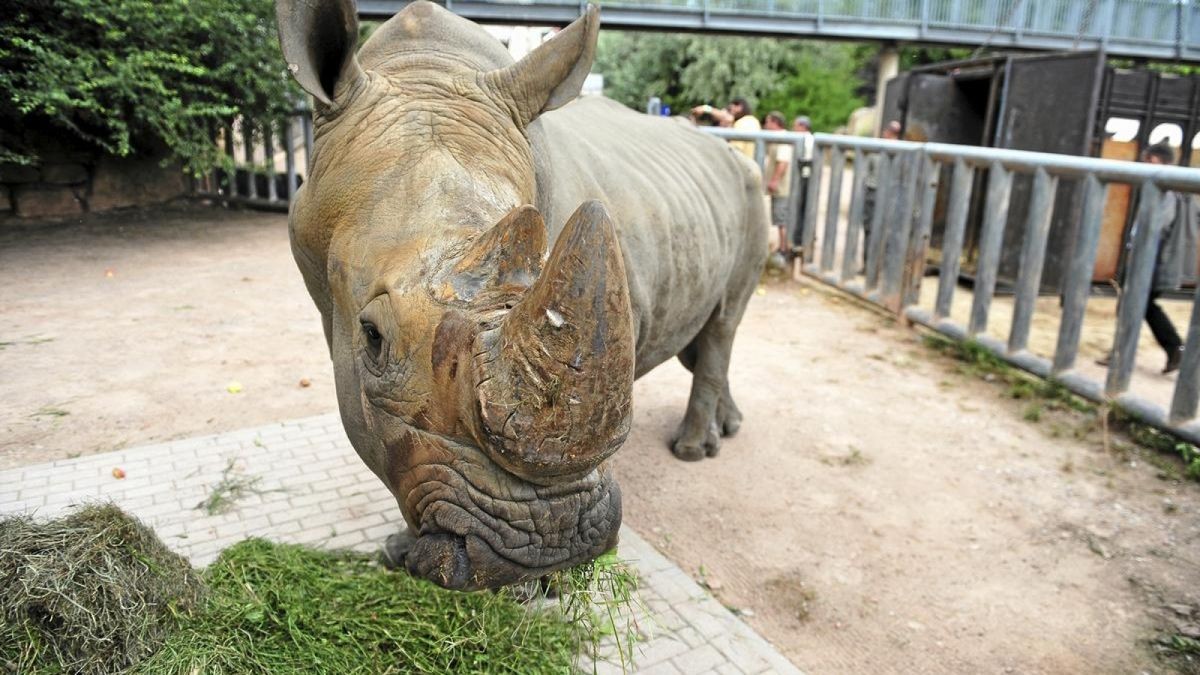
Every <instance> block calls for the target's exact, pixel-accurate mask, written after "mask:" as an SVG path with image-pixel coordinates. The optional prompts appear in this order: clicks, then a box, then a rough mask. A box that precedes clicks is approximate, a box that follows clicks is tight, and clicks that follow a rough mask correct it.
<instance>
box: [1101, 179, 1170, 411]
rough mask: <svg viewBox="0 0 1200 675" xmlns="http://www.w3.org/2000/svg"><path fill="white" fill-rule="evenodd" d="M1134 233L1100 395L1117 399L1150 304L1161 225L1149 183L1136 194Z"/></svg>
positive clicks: (1157, 199) (1129, 371)
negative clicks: (1111, 348)
mask: <svg viewBox="0 0 1200 675" xmlns="http://www.w3.org/2000/svg"><path fill="white" fill-rule="evenodd" d="M1138 199H1139V201H1140V202H1141V203H1140V205H1139V207H1138V214H1137V221H1136V222H1135V223H1134V227H1135V228H1136V230H1137V231H1136V232H1135V234H1134V237H1133V252H1132V253H1131V254H1130V256H1129V262H1128V264H1127V268H1126V271H1125V282H1124V284H1122V287H1121V301H1120V303H1118V305H1117V334H1116V337H1115V338H1114V345H1113V351H1112V361H1111V362H1110V363H1109V366H1108V379H1107V380H1105V383H1104V393H1105V394H1107V395H1108V396H1119V395H1120V394H1123V393H1125V392H1126V391H1127V390H1128V389H1129V380H1130V378H1131V377H1132V376H1133V365H1134V362H1135V360H1136V357H1137V343H1138V335H1139V334H1140V333H1141V332H1142V331H1141V328H1142V319H1143V318H1144V317H1145V316H1146V305H1147V304H1148V303H1149V302H1150V286H1151V284H1152V283H1153V280H1154V261H1155V258H1157V257H1158V239H1159V235H1160V234H1161V232H1160V230H1161V229H1162V228H1161V226H1162V224H1161V223H1160V222H1159V220H1160V219H1161V214H1162V206H1163V203H1162V202H1163V200H1162V192H1160V191H1159V189H1158V186H1156V185H1155V184H1154V183H1153V182H1151V181H1149V180H1147V181H1145V182H1144V183H1142V187H1141V189H1140V190H1139V193H1138Z"/></svg>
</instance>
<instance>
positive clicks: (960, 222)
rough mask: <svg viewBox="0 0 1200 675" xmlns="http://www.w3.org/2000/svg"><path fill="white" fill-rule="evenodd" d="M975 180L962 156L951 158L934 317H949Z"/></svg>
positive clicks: (972, 168)
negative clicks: (948, 196)
mask: <svg viewBox="0 0 1200 675" xmlns="http://www.w3.org/2000/svg"><path fill="white" fill-rule="evenodd" d="M974 183H975V167H973V166H969V165H968V164H967V163H966V162H964V161H962V159H961V158H959V159H955V160H954V177H953V178H952V179H951V181H950V207H949V208H948V209H947V210H946V229H945V231H944V232H943V234H942V265H941V267H942V269H941V273H940V274H939V277H938V292H937V302H936V303H935V304H934V310H933V316H934V319H935V320H940V319H944V318H946V317H948V316H950V307H951V303H952V302H953V300H954V287H955V285H957V284H958V271H959V265H960V264H961V262H962V261H961V259H962V246H963V233H964V231H965V230H966V228H967V211H968V210H969V208H970V206H971V188H972V186H973V185H974Z"/></svg>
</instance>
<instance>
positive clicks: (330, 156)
mask: <svg viewBox="0 0 1200 675" xmlns="http://www.w3.org/2000/svg"><path fill="white" fill-rule="evenodd" d="M276 13H277V18H278V22H279V31H280V42H281V45H282V48H283V55H284V57H285V59H286V61H287V64H288V69H289V70H290V71H291V73H292V75H293V76H294V77H295V79H296V80H297V82H298V83H299V84H300V85H301V86H302V87H303V88H304V89H305V90H307V91H308V93H310V94H311V95H312V97H313V99H314V111H313V112H314V115H313V120H314V129H315V131H314V134H315V145H314V148H313V152H312V157H311V160H310V166H309V176H308V179H307V180H306V181H305V182H304V185H303V187H302V188H301V189H300V190H299V191H298V192H297V194H296V197H295V200H294V201H293V203H292V207H291V211H290V215H289V222H290V232H291V242H292V250H293V253H294V255H295V259H296V263H297V265H298V266H299V268H300V271H301V273H302V275H303V277H304V282H305V285H306V286H307V289H308V292H309V294H310V295H311V296H312V299H313V302H314V303H315V304H316V306H317V308H318V309H319V310H320V314H321V319H322V322H323V324H324V330H325V338H326V340H327V342H328V347H329V353H330V357H331V360H332V361H333V370H334V380H335V385H336V389H337V398H338V404H339V409H340V412H341V417H342V422H343V424H344V426H345V429H346V433H347V435H348V437H349V439H350V441H351V443H352V444H353V446H354V448H355V450H356V451H357V452H358V454H359V455H360V456H361V457H362V459H363V461H364V462H365V463H366V464H367V466H368V467H370V469H371V470H372V471H373V472H374V473H375V474H376V475H377V476H378V477H379V478H380V479H381V480H382V481H383V482H384V483H385V484H386V485H387V487H388V488H389V489H390V490H391V492H392V493H393V495H394V496H395V498H396V500H397V502H398V504H399V506H400V510H401V511H402V512H403V515H404V519H405V521H406V522H407V526H408V527H407V533H408V534H407V536H406V537H404V538H401V539H400V540H398V541H399V543H396V542H395V541H394V542H392V543H390V544H389V548H388V550H389V551H391V552H392V555H393V557H394V558H401V559H402V563H403V565H404V566H405V567H407V569H408V571H409V572H411V573H412V574H414V575H416V576H420V577H424V578H428V579H430V580H432V581H434V582H435V583H437V584H439V585H441V586H444V587H447V588H455V589H478V588H493V587H497V586H501V585H506V584H511V583H517V582H521V581H525V580H531V579H534V578H538V577H542V576H544V575H546V574H548V573H550V572H553V571H556V570H559V569H562V568H565V567H568V566H571V565H574V564H577V563H579V562H581V561H585V560H588V559H591V558H594V557H596V556H598V555H599V554H601V553H603V552H605V551H607V550H609V549H611V548H612V547H613V546H614V545H615V544H616V541H617V532H618V529H619V527H620V522H621V497H620V491H619V488H618V486H617V482H616V480H615V478H614V476H613V472H612V470H611V468H610V466H609V463H608V462H607V461H606V460H608V458H609V457H610V456H612V454H613V453H614V452H616V451H617V449H618V448H620V447H621V445H622V443H623V442H624V441H625V439H626V436H627V435H628V434H629V429H630V417H631V397H632V388H633V382H634V379H635V378H637V377H640V376H641V375H643V374H645V373H646V372H648V371H649V370H650V369H652V368H654V367H655V366H657V365H659V364H661V363H663V362H664V361H666V360H668V359H670V358H671V357H674V356H678V358H679V360H680V361H682V362H683V364H684V365H685V366H686V367H687V368H689V369H690V370H691V371H692V373H693V379H692V388H691V398H690V400H689V401H688V406H687V412H686V413H685V415H684V417H683V421H682V423H681V424H680V425H679V429H678V432H677V433H676V434H675V437H674V439H673V441H672V443H671V449H672V451H673V452H674V454H675V455H676V456H677V457H679V458H680V459H685V460H699V459H702V458H704V457H706V456H712V455H715V454H716V453H717V450H718V447H719V442H720V437H721V436H723V435H730V434H733V433H735V432H736V431H737V429H738V426H739V425H740V424H741V419H742V416H741V414H740V413H739V411H738V408H737V406H736V405H734V402H733V398H732V397H731V396H730V392H729V383H728V380H727V377H726V375H727V371H728V368H729V357H730V349H731V347H732V344H733V337H734V332H735V330H736V329H737V326H738V322H739V321H740V320H741V317H742V314H743V311H744V310H745V307H746V304H747V302H748V300H749V298H750V296H751V295H752V293H753V290H754V288H755V285H756V283H757V280H758V278H759V274H760V272H761V269H762V265H763V262H764V260H765V258H766V253H767V232H768V225H767V219H766V215H765V212H764V208H763V202H762V197H761V196H760V195H761V194H762V192H761V178H760V176H759V171H758V168H757V167H756V166H755V165H754V163H753V162H752V161H750V160H748V159H746V158H745V157H743V156H742V155H740V154H738V153H736V152H734V151H733V150H731V149H730V148H729V147H728V146H727V144H725V143H724V142H722V141H721V140H719V139H716V138H714V137H710V136H708V135H705V134H703V133H701V132H698V131H696V130H695V129H693V128H691V127H690V125H688V124H687V123H686V122H684V121H681V120H670V119H666V118H656V117H650V116H647V115H642V114H640V113H635V112H633V111H631V110H629V109H627V108H625V107H623V106H621V105H619V104H617V103H614V102H612V101H610V100H607V99H604V98H600V97H585V98H581V99H579V100H576V99H577V98H578V97H579V93H580V89H581V87H582V84H583V81H584V78H585V77H586V76H587V74H588V71H589V70H590V68H591V65H592V59H593V55H594V53H595V49H596V36H597V31H598V30H599V26H600V20H599V14H598V10H597V8H596V7H595V6H591V7H589V8H588V9H587V11H586V12H585V13H584V14H583V15H582V16H581V17H580V18H579V19H578V20H577V21H575V22H574V23H572V24H570V25H569V26H568V27H566V28H565V29H563V30H562V31H560V32H559V33H557V35H556V36H555V37H553V38H552V39H550V40H548V41H547V42H545V43H543V44H542V45H541V46H539V47H538V48H537V49H535V50H534V51H533V52H531V53H530V54H529V55H527V56H526V57H524V58H523V59H521V60H520V61H519V62H514V61H513V59H512V57H511V56H510V55H509V53H508V51H507V50H506V49H505V48H504V46H503V45H501V44H500V42H499V41H497V40H496V39H494V38H493V37H491V36H490V35H488V33H487V32H486V31H484V30H483V29H482V28H480V27H479V26H477V25H476V24H474V23H471V22H470V21H468V20H466V19H463V18H461V17H458V16H457V15H455V14H453V13H451V12H449V11H447V10H445V9H443V8H441V7H439V6H437V5H434V4H431V3H429V2H424V1H418V2H414V3H412V4H410V5H408V6H407V7H405V8H404V9H403V10H402V11H400V12H399V13H398V14H396V15H395V16H394V17H392V18H391V19H390V20H389V21H387V22H386V23H384V24H382V25H381V26H379V27H378V28H377V29H376V30H375V32H374V33H373V34H372V36H371V37H370V39H369V40H367V42H366V43H365V44H364V45H363V46H362V48H361V49H357V50H356V43H357V39H358V19H357V13H356V8H355V5H354V3H353V0H328V1H325V2H319V1H314V0H277V3H276Z"/></svg>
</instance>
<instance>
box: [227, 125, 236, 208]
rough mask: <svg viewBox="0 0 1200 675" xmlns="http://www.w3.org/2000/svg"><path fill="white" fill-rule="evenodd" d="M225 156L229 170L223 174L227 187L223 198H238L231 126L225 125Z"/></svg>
mask: <svg viewBox="0 0 1200 675" xmlns="http://www.w3.org/2000/svg"><path fill="white" fill-rule="evenodd" d="M225 155H226V156H227V157H229V169H228V170H227V171H226V172H225V180H226V181H227V182H228V187H227V188H226V189H225V196H226V197H227V198H228V197H236V196H238V189H237V153H236V152H234V150H233V124H232V123H231V124H227V125H225Z"/></svg>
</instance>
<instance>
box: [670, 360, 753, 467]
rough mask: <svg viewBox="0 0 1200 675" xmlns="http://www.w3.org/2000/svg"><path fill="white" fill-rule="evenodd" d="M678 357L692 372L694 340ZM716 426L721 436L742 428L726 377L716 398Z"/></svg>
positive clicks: (738, 412) (740, 416)
mask: <svg viewBox="0 0 1200 675" xmlns="http://www.w3.org/2000/svg"><path fill="white" fill-rule="evenodd" d="M678 358H679V362H680V363H682V364H683V367H684V368H687V369H688V372H692V371H693V368H695V366H696V348H695V342H693V343H692V344H689V345H688V346H687V347H686V348H685V349H684V350H683V351H681V352H679V354H678ZM717 428H718V429H719V430H720V435H721V437H722V438H727V437H729V436H733V435H734V434H736V433H737V432H738V429H741V428H742V411H741V410H739V409H738V407H737V403H734V401H733V394H731V393H729V379H728V378H726V379H725V386H724V388H722V390H721V398H720V399H718V400H717ZM672 443H674V441H672ZM714 454H715V453H714ZM697 459H699V458H697Z"/></svg>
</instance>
